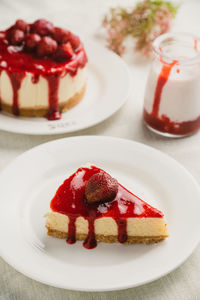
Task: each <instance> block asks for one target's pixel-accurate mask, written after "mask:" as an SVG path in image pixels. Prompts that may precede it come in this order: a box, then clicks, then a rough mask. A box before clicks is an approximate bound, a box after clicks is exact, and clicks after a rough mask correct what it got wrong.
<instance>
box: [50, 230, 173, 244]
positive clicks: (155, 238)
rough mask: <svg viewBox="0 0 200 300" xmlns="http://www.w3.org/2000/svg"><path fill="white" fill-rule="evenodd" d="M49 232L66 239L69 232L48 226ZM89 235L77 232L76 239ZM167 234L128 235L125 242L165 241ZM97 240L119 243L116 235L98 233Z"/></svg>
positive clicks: (150, 242)
mask: <svg viewBox="0 0 200 300" xmlns="http://www.w3.org/2000/svg"><path fill="white" fill-rule="evenodd" d="M47 229H48V232H47V234H48V235H50V236H53V237H56V238H59V239H64V238H67V236H68V234H67V232H62V231H58V230H54V229H51V228H48V227H47ZM86 237H87V235H86V234H81V233H77V234H76V239H77V240H79V241H82V240H85V239H86ZM166 237H167V236H164V235H161V236H143V237H141V236H128V239H127V241H126V242H125V244H135V243H137V244H138V243H139V244H152V243H158V242H161V241H163V240H164V239H165V238H166ZM96 240H97V241H98V242H104V243H118V239H117V236H115V235H108V236H105V235H101V234H97V235H96Z"/></svg>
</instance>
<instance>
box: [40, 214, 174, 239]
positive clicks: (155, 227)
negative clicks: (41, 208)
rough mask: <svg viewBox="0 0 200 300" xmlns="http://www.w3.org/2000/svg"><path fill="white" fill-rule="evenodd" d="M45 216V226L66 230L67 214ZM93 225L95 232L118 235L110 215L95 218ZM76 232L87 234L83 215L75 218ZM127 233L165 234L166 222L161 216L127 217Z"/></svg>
mask: <svg viewBox="0 0 200 300" xmlns="http://www.w3.org/2000/svg"><path fill="white" fill-rule="evenodd" d="M45 216H46V217H47V220H46V226H47V228H50V229H53V230H58V231H61V232H68V223H69V218H68V216H66V215H63V214H60V213H57V212H49V213H47V214H46V215H45ZM94 227H95V234H101V235H104V236H109V235H114V236H116V235H118V229H117V224H116V222H115V220H114V219H113V218H111V217H102V218H99V219H96V220H95V223H94ZM76 232H77V233H82V234H88V221H87V220H86V219H84V218H83V217H78V218H77V219H76ZM127 234H128V235H129V236H161V235H164V236H167V235H168V232H167V224H166V223H165V220H164V219H163V218H127Z"/></svg>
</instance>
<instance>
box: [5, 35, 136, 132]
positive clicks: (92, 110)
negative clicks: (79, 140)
mask: <svg viewBox="0 0 200 300" xmlns="http://www.w3.org/2000/svg"><path fill="white" fill-rule="evenodd" d="M84 48H85V50H86V53H87V57H88V63H87V65H86V66H85V67H84V69H80V70H79V71H78V74H77V76H76V82H74V81H73V80H72V81H73V84H74V85H76V87H75V86H74V87H73V89H75V88H77V87H78V90H81V88H82V86H81V85H80V83H81V82H85V78H86V89H85V93H84V96H83V97H82V99H81V101H80V103H78V104H77V105H76V106H74V107H73V108H71V109H70V110H68V111H67V112H64V113H63V114H62V118H61V119H60V120H56V121H48V120H46V119H45V118H37V117H34V118H27V117H15V116H12V115H10V114H6V113H3V112H1V113H0V129H1V130H5V131H10V132H15V133H22V134H33V135H41V134H47V135H52V134H61V133H67V132H73V131H77V130H81V129H84V128H88V127H91V126H94V125H96V124H98V123H100V122H102V121H104V120H105V119H107V118H108V117H110V116H111V115H112V114H114V113H115V112H116V111H117V110H118V109H119V108H120V107H121V106H122V105H123V104H124V103H125V101H126V100H127V99H128V97H129V95H130V93H131V89H132V85H131V76H130V72H129V70H128V67H127V66H126V64H125V63H124V62H123V60H122V59H121V58H120V57H119V56H117V55H116V54H114V53H113V52H111V51H109V50H107V49H106V48H104V47H102V46H100V45H99V44H97V43H94V42H90V41H87V40H86V41H84ZM83 79H84V80H83ZM5 80H6V82H7V78H6V79H5ZM26 80H27V81H30V78H26ZM69 80H71V79H70V78H69V76H68V77H66V78H64V79H63V85H65V83H66V82H65V81H67V83H69V82H68V81H69ZM25 83H26V82H25ZM41 84H43V89H41V91H40V92H41V93H44V99H46V98H47V97H46V96H47V95H46V91H47V89H46V85H47V83H46V82H45V79H43V78H42V79H41ZM32 87H33V88H34V87H35V86H34V85H32ZM61 88H62V86H61ZM26 92H27V91H26V90H24V93H26ZM71 92H73V91H71ZM29 93H30V97H33V95H34V90H33V91H32V90H30V91H29ZM59 93H60V95H61V97H62V93H63V91H62V89H60V92H59Z"/></svg>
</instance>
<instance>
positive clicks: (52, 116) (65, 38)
mask: <svg viewBox="0 0 200 300" xmlns="http://www.w3.org/2000/svg"><path fill="white" fill-rule="evenodd" d="M86 64H87V56H86V53H85V50H84V47H83V44H82V42H81V41H80V39H79V37H77V36H75V35H74V34H73V33H71V32H70V31H68V30H66V29H62V28H60V27H54V25H53V24H52V23H51V22H49V21H47V20H44V19H40V20H37V21H35V22H34V23H32V24H28V23H26V22H25V21H23V20H17V21H16V23H15V24H14V25H13V26H11V27H10V28H8V29H7V30H5V31H0V100H1V110H2V111H5V112H7V113H10V114H13V115H16V116H26V117H46V118H47V119H48V120H58V119H60V118H61V113H62V112H64V111H66V110H68V109H70V108H71V107H73V106H75V105H76V104H78V103H79V101H80V100H81V99H82V97H83V95H84V91H85V87H86V70H85V66H86Z"/></svg>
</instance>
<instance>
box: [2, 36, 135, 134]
mask: <svg viewBox="0 0 200 300" xmlns="http://www.w3.org/2000/svg"><path fill="white" fill-rule="evenodd" d="M84 44H85V45H86V46H85V48H86V51H87V48H88V49H99V51H98V53H104V55H108V56H113V57H115V60H117V64H118V65H120V64H121V68H123V70H124V72H125V73H126V74H127V77H126V85H127V87H128V89H127V90H126V91H125V90H124V96H123V98H122V99H121V101H120V102H119V103H118V105H116V106H115V107H114V109H113V110H112V111H108V112H107V110H105V112H104V115H103V116H102V117H101V118H98V119H96V120H93V122H92V124H91V123H90V124H86V125H82V123H81V124H79V125H78V126H77V127H76V128H71V129H70V128H68V127H65V128H59V130H58V129H57V130H55V131H50V130H48V129H45V130H41V131H40V132H38V131H34V130H31V132H29V131H28V130H27V131H26V130H25V131H23V130H21V129H18V130H17V129H16V128H17V126H12V128H10V126H4V125H3V126H1V123H0V130H2V131H5V132H11V133H16V134H26V135H33V136H35V135H36V136H37V135H38V136H41V135H58V134H64V133H74V132H77V131H80V130H84V129H88V128H90V127H94V126H96V125H97V124H100V123H103V122H104V121H105V120H107V119H108V118H110V117H111V116H112V115H114V114H115V113H116V112H117V111H118V110H119V109H120V108H121V107H122V106H123V105H124V104H125V103H126V101H127V100H128V98H129V96H130V95H131V93H132V91H133V88H132V82H133V79H132V76H131V71H130V69H129V67H128V64H127V63H126V62H125V61H124V60H123V59H122V58H120V57H119V55H117V54H116V53H114V52H113V51H111V50H109V49H107V48H106V47H104V46H103V45H101V44H99V43H98V42H95V41H91V40H89V41H84ZM88 66H90V60H89V61H88ZM97 69H99V67H98V66H97ZM1 115H3V117H6V118H12V119H14V118H15V116H12V115H9V114H7V113H4V112H2V113H0V118H1ZM27 119H28V120H31V118H27ZM18 120H19V119H18ZM18 120H16V121H18ZM52 122H57V123H58V124H59V122H62V119H61V120H59V121H52ZM15 125H17V124H15ZM24 125H26V123H25V124H24ZM32 126H34V124H33V125H32Z"/></svg>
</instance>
